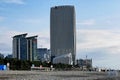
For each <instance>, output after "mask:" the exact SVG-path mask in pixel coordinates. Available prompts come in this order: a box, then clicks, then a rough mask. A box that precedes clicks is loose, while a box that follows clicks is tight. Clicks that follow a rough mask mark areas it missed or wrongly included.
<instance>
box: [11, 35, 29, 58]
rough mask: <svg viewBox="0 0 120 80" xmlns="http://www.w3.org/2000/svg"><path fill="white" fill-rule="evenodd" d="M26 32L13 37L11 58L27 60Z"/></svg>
mask: <svg viewBox="0 0 120 80" xmlns="http://www.w3.org/2000/svg"><path fill="white" fill-rule="evenodd" d="M26 36H27V33H25V34H20V35H16V36H14V37H13V58H17V59H19V60H27V40H26Z"/></svg>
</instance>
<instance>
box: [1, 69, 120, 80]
mask: <svg viewBox="0 0 120 80" xmlns="http://www.w3.org/2000/svg"><path fill="white" fill-rule="evenodd" d="M0 80H119V74H118V75H117V76H113V77H109V76H108V73H107V72H87V71H0Z"/></svg>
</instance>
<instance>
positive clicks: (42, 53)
mask: <svg viewBox="0 0 120 80" xmlns="http://www.w3.org/2000/svg"><path fill="white" fill-rule="evenodd" d="M37 54H38V60H40V61H42V62H44V61H47V62H50V60H51V53H50V50H49V49H47V48H38V49H37Z"/></svg>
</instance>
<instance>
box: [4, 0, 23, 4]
mask: <svg viewBox="0 0 120 80" xmlns="http://www.w3.org/2000/svg"><path fill="white" fill-rule="evenodd" d="M2 2H4V3H14V4H25V2H24V0H2Z"/></svg>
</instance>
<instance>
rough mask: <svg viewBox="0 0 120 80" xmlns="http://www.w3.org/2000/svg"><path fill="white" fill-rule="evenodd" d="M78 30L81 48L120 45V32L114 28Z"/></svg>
mask: <svg viewBox="0 0 120 80" xmlns="http://www.w3.org/2000/svg"><path fill="white" fill-rule="evenodd" d="M77 32H78V33H77V36H78V37H77V38H78V48H79V49H96V48H109V49H111V48H113V47H120V33H116V32H113V31H112V30H78V31H77ZM81 40H82V41H81Z"/></svg>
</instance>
